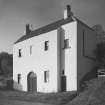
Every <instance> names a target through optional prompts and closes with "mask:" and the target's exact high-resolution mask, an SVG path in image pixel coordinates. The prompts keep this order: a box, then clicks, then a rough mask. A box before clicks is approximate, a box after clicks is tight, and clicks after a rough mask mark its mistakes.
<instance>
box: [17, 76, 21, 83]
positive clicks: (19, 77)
mask: <svg viewBox="0 0 105 105" xmlns="http://www.w3.org/2000/svg"><path fill="white" fill-rule="evenodd" d="M17 78H18V84H20V79H21V74H18V75H17Z"/></svg>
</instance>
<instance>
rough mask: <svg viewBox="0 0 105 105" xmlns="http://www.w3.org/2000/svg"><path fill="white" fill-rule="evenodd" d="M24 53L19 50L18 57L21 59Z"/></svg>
mask: <svg viewBox="0 0 105 105" xmlns="http://www.w3.org/2000/svg"><path fill="white" fill-rule="evenodd" d="M21 53H22V52H21V49H19V52H18V56H19V57H21V56H22V54H21Z"/></svg>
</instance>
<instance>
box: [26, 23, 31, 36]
mask: <svg viewBox="0 0 105 105" xmlns="http://www.w3.org/2000/svg"><path fill="white" fill-rule="evenodd" d="M30 32H31V30H30V25H29V24H26V35H29V34H30Z"/></svg>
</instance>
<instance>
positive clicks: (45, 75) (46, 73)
mask: <svg viewBox="0 0 105 105" xmlns="http://www.w3.org/2000/svg"><path fill="white" fill-rule="evenodd" d="M48 81H49V71H44V82H48Z"/></svg>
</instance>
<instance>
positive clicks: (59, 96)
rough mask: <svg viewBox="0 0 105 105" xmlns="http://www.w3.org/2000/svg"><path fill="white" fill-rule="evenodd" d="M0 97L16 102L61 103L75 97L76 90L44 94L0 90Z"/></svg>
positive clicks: (55, 104) (60, 104) (57, 104)
mask: <svg viewBox="0 0 105 105" xmlns="http://www.w3.org/2000/svg"><path fill="white" fill-rule="evenodd" d="M0 97H1V99H3V97H4V98H5V99H7V100H14V101H17V103H18V102H24V103H26V102H27V103H29V102H30V103H44V104H49V105H50V104H53V105H63V104H66V103H68V102H69V101H70V100H72V99H73V98H74V97H76V92H62V93H47V94H45V93H27V92H20V91H11V90H0ZM0 101H1V100H0ZM0 103H1V102H0ZM24 103H23V105H24ZM0 105H1V104H0ZM2 105H9V104H2ZM13 105H15V104H13ZM16 105H19V104H16ZM20 105H21V104H20ZM26 105H27V104H26ZM30 105H31V104H30ZM32 105H33V104H32Z"/></svg>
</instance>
